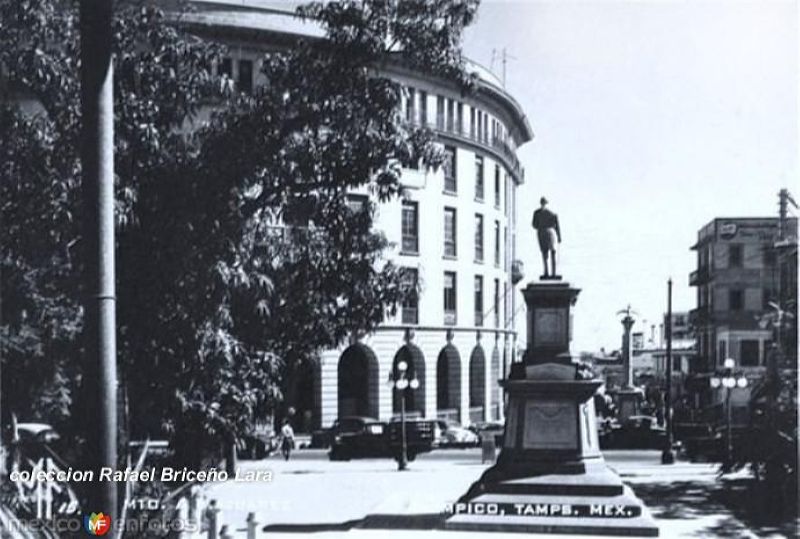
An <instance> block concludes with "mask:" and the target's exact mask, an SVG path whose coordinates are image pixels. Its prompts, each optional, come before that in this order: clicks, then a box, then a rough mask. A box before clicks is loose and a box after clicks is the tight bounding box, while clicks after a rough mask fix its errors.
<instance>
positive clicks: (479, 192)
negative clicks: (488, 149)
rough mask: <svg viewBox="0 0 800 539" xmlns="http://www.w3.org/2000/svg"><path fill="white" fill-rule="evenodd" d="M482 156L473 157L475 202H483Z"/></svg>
mask: <svg viewBox="0 0 800 539" xmlns="http://www.w3.org/2000/svg"><path fill="white" fill-rule="evenodd" d="M483 183H484V182H483V156H482V155H476V156H475V200H483Z"/></svg>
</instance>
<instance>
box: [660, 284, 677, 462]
mask: <svg viewBox="0 0 800 539" xmlns="http://www.w3.org/2000/svg"><path fill="white" fill-rule="evenodd" d="M664 324H665V326H666V333H667V365H666V367H667V368H666V371H667V384H666V386H667V388H666V389H667V391H666V394H665V395H664V427H666V431H667V433H666V434H667V437H666V441H665V442H664V444H665V447H664V450H663V451H662V452H661V464H674V463H675V455H674V454H673V453H672V277H670V278H669V279H668V280H667V319H666V320H665V321H664Z"/></svg>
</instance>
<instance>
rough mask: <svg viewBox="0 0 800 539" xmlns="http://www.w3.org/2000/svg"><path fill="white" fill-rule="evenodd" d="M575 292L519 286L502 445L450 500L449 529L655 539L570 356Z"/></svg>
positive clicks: (557, 286)
mask: <svg viewBox="0 0 800 539" xmlns="http://www.w3.org/2000/svg"><path fill="white" fill-rule="evenodd" d="M578 292H579V291H578V290H577V289H575V288H571V287H570V286H569V285H568V284H567V283H554V284H550V283H547V284H545V283H537V284H531V285H528V287H527V289H526V290H525V291H524V294H525V299H526V302H527V304H528V349H527V351H526V354H525V361H524V363H519V364H516V365H515V367H516V368H515V369H514V370H512V375H511V377H510V379H509V380H506V381H504V383H503V387H504V388H505V390H506V392H507V394H508V406H507V408H506V425H505V437H504V441H503V448H502V452H501V453H500V456H499V458H498V461H497V464H495V465H494V466H492V467H491V468H489V469H488V470H486V472H485V473H484V474H483V476H482V477H481V478H480V479H479V480H478V481H477V482H475V483H474V484H473V485H472V487H471V488H470V489H469V491H468V492H467V493H466V494H465V495H464V496H463V497H462V498H461V499H460V500H459V502H458V503H456V504H455V505H454V506H453V507H452V513H451V515H450V516H449V517H448V519H447V521H446V523H445V527H446V528H447V529H456V530H484V531H518V532H528V533H570V534H602V535H638V536H656V535H658V528H657V527H656V525H655V522H654V521H653V519H652V517H651V516H650V513H649V511H648V510H647V508H646V507H645V506H644V504H642V502H641V501H640V500H639V499H638V498H637V497H636V496H635V495H634V494H633V492H632V491H631V490H630V488H629V487H627V486H625V485H624V484H623V483H622V481H621V480H620V478H619V477H618V476H617V475H616V474H615V473H614V472H612V471H611V470H610V469H608V467H607V466H606V464H605V461H604V460H603V455H602V453H601V452H600V444H599V442H598V436H597V425H596V416H595V410H594V398H593V397H594V394H595V392H596V391H597V389H598V387H599V386H600V385H601V383H602V382H601V381H599V380H593V379H586V378H584V377H583V375H582V372H583V371H581V370H579V368H578V365H577V364H576V363H573V362H572V361H571V358H570V355H569V340H570V333H571V332H570V325H571V322H570V307H571V306H572V305H573V304H574V303H575V300H576V298H577V295H578Z"/></svg>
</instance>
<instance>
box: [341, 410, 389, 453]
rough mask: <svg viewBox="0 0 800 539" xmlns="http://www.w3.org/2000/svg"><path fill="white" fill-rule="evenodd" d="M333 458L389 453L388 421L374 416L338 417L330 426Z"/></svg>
mask: <svg viewBox="0 0 800 539" xmlns="http://www.w3.org/2000/svg"><path fill="white" fill-rule="evenodd" d="M330 443H331V450H330V452H329V453H328V456H329V457H330V459H331V460H350V459H351V458H365V457H385V456H387V455H388V453H389V447H388V444H387V437H386V423H382V422H380V421H378V420H377V419H375V418H372V417H361V416H349V417H341V418H339V419H337V420H336V421H335V422H334V423H333V426H332V427H331V428H330Z"/></svg>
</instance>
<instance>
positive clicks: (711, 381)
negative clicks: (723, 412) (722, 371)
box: [709, 377, 721, 389]
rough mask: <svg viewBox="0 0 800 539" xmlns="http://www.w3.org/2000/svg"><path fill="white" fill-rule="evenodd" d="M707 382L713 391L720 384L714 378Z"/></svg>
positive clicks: (717, 379)
mask: <svg viewBox="0 0 800 539" xmlns="http://www.w3.org/2000/svg"><path fill="white" fill-rule="evenodd" d="M709 382H710V383H711V387H712V388H714V389H717V388H718V387H719V385H720V383H721V382H720V379H719V378H716V377H715V378H711V379H710V380H709Z"/></svg>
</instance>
